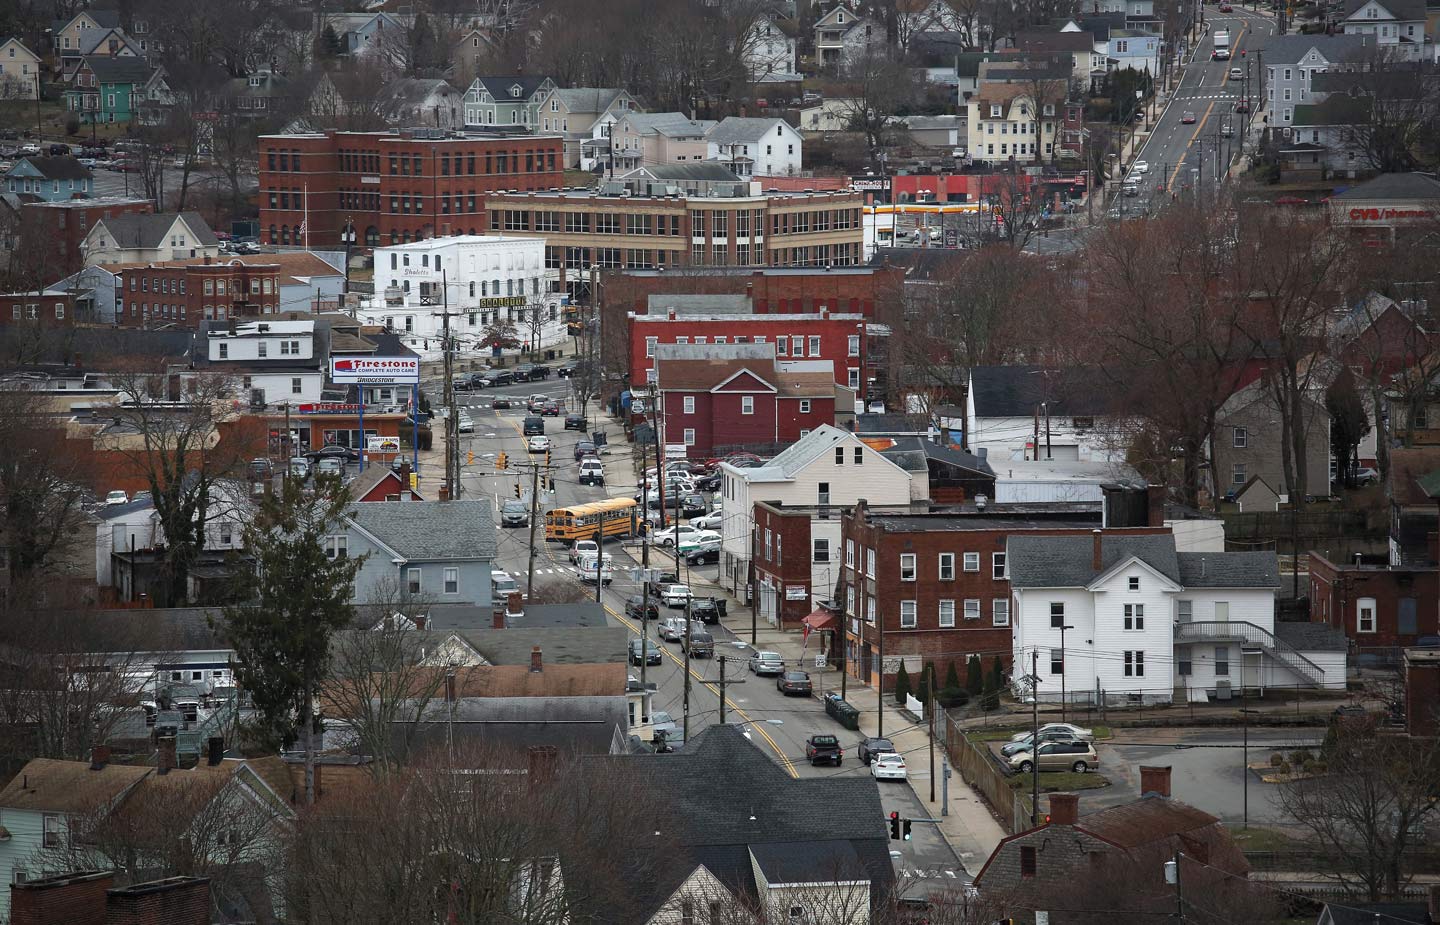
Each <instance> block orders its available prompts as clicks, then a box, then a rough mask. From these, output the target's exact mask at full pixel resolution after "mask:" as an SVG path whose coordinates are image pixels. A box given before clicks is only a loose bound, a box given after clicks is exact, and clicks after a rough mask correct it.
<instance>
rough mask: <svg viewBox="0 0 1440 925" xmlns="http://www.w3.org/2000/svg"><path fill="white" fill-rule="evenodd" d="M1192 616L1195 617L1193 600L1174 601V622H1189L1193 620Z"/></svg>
mask: <svg viewBox="0 0 1440 925" xmlns="http://www.w3.org/2000/svg"><path fill="white" fill-rule="evenodd" d="M1194 618H1195V602H1194V601H1176V602H1175V622H1176V623H1189V622H1190V621H1191V620H1193V619H1194Z"/></svg>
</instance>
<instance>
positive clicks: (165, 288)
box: [108, 255, 280, 329]
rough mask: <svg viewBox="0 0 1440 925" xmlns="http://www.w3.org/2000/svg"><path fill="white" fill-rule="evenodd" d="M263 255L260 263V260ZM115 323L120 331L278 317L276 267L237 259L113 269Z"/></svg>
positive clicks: (278, 302)
mask: <svg viewBox="0 0 1440 925" xmlns="http://www.w3.org/2000/svg"><path fill="white" fill-rule="evenodd" d="M264 256H269V255H263V256H262V257H261V260H263V259H264ZM108 269H111V270H113V271H114V272H115V275H116V287H117V291H116V300H115V320H116V322H117V323H119V324H120V325H122V326H127V327H146V326H150V325H154V324H178V325H181V326H184V327H191V328H196V329H198V328H199V327H200V323H201V322H202V321H205V320H207V319H226V318H249V317H255V316H258V315H271V314H275V313H276V312H278V311H280V264H279V262H278V261H277V262H259V261H254V260H252V261H251V262H246V261H243V260H240V259H230V260H211V259H210V258H209V257H205V258H202V259H201V260H198V261H194V262H192V261H173V262H172V261H167V262H164V263H146V264H132V265H125V264H118V265H114V266H111V267H109V268H108Z"/></svg>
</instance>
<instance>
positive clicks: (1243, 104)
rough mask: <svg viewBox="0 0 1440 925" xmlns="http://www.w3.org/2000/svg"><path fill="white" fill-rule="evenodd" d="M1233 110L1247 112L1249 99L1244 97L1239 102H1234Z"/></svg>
mask: <svg viewBox="0 0 1440 925" xmlns="http://www.w3.org/2000/svg"><path fill="white" fill-rule="evenodd" d="M1235 111H1236V112H1249V111H1250V101H1249V100H1246V99H1242V100H1240V101H1239V102H1237V103H1236V104H1235Z"/></svg>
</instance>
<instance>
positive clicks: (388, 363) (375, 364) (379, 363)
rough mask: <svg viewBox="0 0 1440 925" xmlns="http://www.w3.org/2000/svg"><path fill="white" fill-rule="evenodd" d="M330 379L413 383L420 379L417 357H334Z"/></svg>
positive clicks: (331, 361)
mask: <svg viewBox="0 0 1440 925" xmlns="http://www.w3.org/2000/svg"><path fill="white" fill-rule="evenodd" d="M330 381H332V382H360V383H384V384H387V385H388V384H392V383H394V384H402V383H403V384H407V385H408V384H413V383H418V382H419V381H420V358H419V357H334V358H332V359H331V360H330Z"/></svg>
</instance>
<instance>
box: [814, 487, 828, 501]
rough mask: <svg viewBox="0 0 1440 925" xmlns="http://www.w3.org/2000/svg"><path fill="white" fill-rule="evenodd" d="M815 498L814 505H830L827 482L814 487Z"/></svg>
mask: <svg viewBox="0 0 1440 925" xmlns="http://www.w3.org/2000/svg"><path fill="white" fill-rule="evenodd" d="M815 497H816V501H815V503H816V504H829V503H830V483H829V482H821V483H820V484H819V485H817V486H815Z"/></svg>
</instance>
